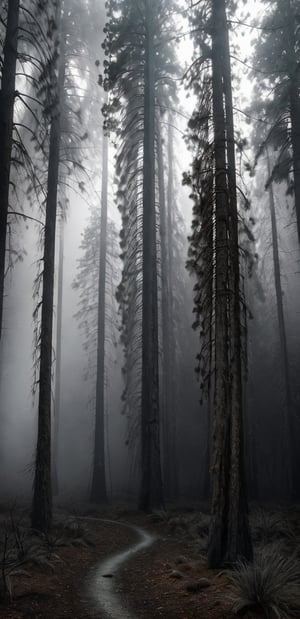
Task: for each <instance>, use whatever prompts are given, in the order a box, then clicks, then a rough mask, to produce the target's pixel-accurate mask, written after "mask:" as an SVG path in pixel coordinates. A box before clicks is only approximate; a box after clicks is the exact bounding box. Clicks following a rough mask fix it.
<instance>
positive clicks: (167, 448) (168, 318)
mask: <svg viewBox="0 0 300 619" xmlns="http://www.w3.org/2000/svg"><path fill="white" fill-rule="evenodd" d="M157 124H158V127H157V168H158V191H159V210H160V246H161V286H162V292H161V304H162V348H163V367H162V425H163V473H164V492H165V495H166V496H167V497H168V498H170V499H174V498H175V496H176V488H177V474H176V473H177V457H176V417H175V415H176V410H175V399H174V364H173V359H174V354H175V342H174V337H173V338H172V332H173V317H172V314H171V307H170V290H171V286H172V284H171V281H170V272H169V255H168V242H169V241H170V237H169V234H167V227H168V221H167V219H168V217H167V215H168V214H167V209H166V199H165V180H164V161H163V149H162V142H161V134H160V127H159V118H157ZM173 335H174V334H173ZM172 344H173V348H172Z"/></svg>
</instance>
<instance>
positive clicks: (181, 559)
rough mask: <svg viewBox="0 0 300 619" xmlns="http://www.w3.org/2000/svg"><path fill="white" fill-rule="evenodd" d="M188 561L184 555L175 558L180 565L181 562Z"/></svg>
mask: <svg viewBox="0 0 300 619" xmlns="http://www.w3.org/2000/svg"><path fill="white" fill-rule="evenodd" d="M186 562H187V558H186V557H183V556H182V555H181V556H180V557H177V558H176V559H175V563H176V565H180V563H186Z"/></svg>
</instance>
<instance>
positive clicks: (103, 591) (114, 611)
mask: <svg viewBox="0 0 300 619" xmlns="http://www.w3.org/2000/svg"><path fill="white" fill-rule="evenodd" d="M80 519H82V520H95V521H97V522H103V523H107V524H112V525H115V526H116V525H117V526H121V527H126V528H127V529H130V530H131V531H133V532H134V533H136V534H137V535H138V537H139V539H138V541H137V542H136V543H134V544H133V545H131V546H130V547H129V548H127V549H126V550H122V551H121V552H118V553H117V554H114V555H112V556H110V557H108V558H107V559H105V560H104V561H101V563H99V565H98V566H97V567H96V571H95V573H94V574H93V576H92V578H91V580H90V582H89V586H88V592H89V596H90V598H91V599H92V600H93V602H94V605H95V606H96V609H97V610H99V611H102V613H105V617H106V618H107V619H135V618H134V615H133V613H132V612H130V611H129V609H127V608H124V605H123V604H122V598H121V596H120V594H119V593H118V590H117V585H116V582H115V579H114V576H115V575H116V573H117V572H118V571H119V568H120V567H121V566H122V565H123V563H125V562H126V561H128V559H130V558H131V557H132V556H133V555H134V554H136V553H137V552H140V551H141V550H144V549H145V548H148V547H149V546H151V545H152V544H153V542H154V541H155V540H156V539H157V537H156V536H155V535H152V534H151V533H148V531H146V530H145V529H143V528H142V527H139V526H136V525H133V524H129V523H127V522H118V521H116V520H106V519H104V518H92V517H85V518H80Z"/></svg>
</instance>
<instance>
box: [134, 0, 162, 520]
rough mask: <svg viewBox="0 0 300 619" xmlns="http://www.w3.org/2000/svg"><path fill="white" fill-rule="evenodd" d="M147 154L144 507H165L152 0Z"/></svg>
mask: <svg viewBox="0 0 300 619" xmlns="http://www.w3.org/2000/svg"><path fill="white" fill-rule="evenodd" d="M145 30H146V33H145V61H144V62H145V69H144V157H143V289H142V303H143V307H142V411H141V413H142V415H141V486H140V496H139V506H140V508H141V509H143V510H146V511H148V510H151V509H153V508H157V507H161V505H162V500H163V496H162V479H161V464H160V428H159V380H158V315H157V314H158V312H157V265H156V260H157V256H156V215H155V49H154V34H155V32H154V16H153V8H151V1H150V0H145Z"/></svg>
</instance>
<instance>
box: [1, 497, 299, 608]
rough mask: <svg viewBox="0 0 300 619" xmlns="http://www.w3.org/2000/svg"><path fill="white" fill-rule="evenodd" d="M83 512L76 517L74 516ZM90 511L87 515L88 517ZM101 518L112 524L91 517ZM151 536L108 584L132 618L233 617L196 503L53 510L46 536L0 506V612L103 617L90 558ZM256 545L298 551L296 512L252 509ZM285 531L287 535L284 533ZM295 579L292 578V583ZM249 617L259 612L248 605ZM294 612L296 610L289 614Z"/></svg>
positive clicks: (23, 515) (226, 583)
mask: <svg viewBox="0 0 300 619" xmlns="http://www.w3.org/2000/svg"><path fill="white" fill-rule="evenodd" d="M82 515H84V516H86V518H81V517H80V516H82ZM93 518H95V519H93ZM96 518H103V519H105V518H109V519H113V520H115V521H116V523H118V522H119V523H120V524H112V523H109V522H104V521H103V522H101V521H97V520H96ZM122 522H123V523H124V522H127V523H130V524H135V525H138V526H141V527H143V528H144V529H146V530H147V531H149V532H151V533H153V534H154V535H155V541H154V543H153V545H152V546H151V547H150V548H147V549H144V550H142V551H141V552H139V553H138V554H136V555H135V556H134V557H132V558H131V559H130V560H129V561H128V562H126V563H125V564H124V565H123V566H122V567H120V569H119V571H118V572H117V574H115V575H114V576H113V577H114V582H115V589H116V591H117V592H118V595H119V596H120V598H121V601H122V604H124V608H128V609H131V610H132V613H133V617H135V619H161V618H164V619H196V618H197V619H225V618H226V619H231V618H232V619H233V617H234V616H236V615H233V613H232V606H233V601H232V599H233V598H234V589H233V588H232V587H233V585H232V584H231V583H230V580H229V578H228V576H227V573H226V571H225V570H224V571H222V570H209V569H207V567H206V556H205V552H206V544H207V535H208V523H209V516H208V514H207V513H205V512H201V511H199V510H197V511H193V510H191V509H190V510H188V511H181V512H175V511H172V512H170V513H168V514H166V513H165V512H158V513H156V514H154V515H152V516H145V515H140V514H137V513H136V512H134V511H133V510H128V509H127V508H124V507H122V506H119V507H111V506H110V508H106V509H105V510H101V511H100V510H97V511H95V510H93V509H89V510H87V509H85V510H83V509H82V508H81V509H77V510H75V511H74V510H73V512H72V513H70V512H69V513H68V511H67V510H66V509H63V510H58V511H56V513H55V526H54V528H53V531H52V532H51V534H49V535H48V536H47V537H43V538H41V537H37V536H36V535H33V534H32V532H30V529H29V521H28V511H26V509H16V508H14V509H11V510H7V509H6V508H4V507H3V509H2V510H1V513H0V545H1V554H0V592H1V599H0V619H27V618H32V619H60V618H63V617H65V618H66V617H68V618H69V619H88V618H94V619H104V618H105V614H104V613H102V614H101V611H99V609H97V608H96V607H95V606H94V604H93V602H92V599H91V597H90V594H89V583H91V581H92V577H93V574H94V573H95V570H96V568H97V565H98V564H99V563H100V562H101V561H102V560H103V559H105V558H106V557H108V556H110V555H112V554H115V553H118V552H120V551H121V550H123V549H126V548H128V547H129V546H130V545H131V544H133V543H135V542H136V541H137V534H136V533H135V532H134V531H133V530H132V529H129V528H128V529H127V528H126V527H124V526H123V525H122V524H121V523H122ZM252 529H253V534H254V539H255V542H256V544H257V545H258V546H259V544H262V543H264V544H279V545H281V544H283V545H284V546H285V547H286V546H287V544H291V548H293V552H294V551H295V543H296V545H297V548H298V550H299V548H300V545H299V539H300V512H299V511H298V510H293V511H292V510H288V511H285V512H283V511H280V512H279V511H276V512H274V511H270V510H262V509H256V510H255V515H254V517H253V522H252ZM291 536H292V537H291ZM299 586H300V585H299ZM246 616H247V617H249V618H250V617H251V618H252V619H258V618H260V617H263V616H264V615H261V614H259V613H255V612H251V613H248V615H246ZM293 617H297V619H300V614H299V615H293Z"/></svg>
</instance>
